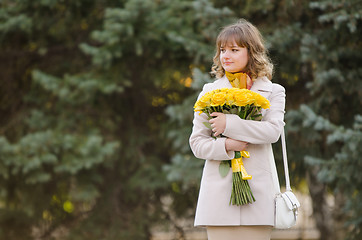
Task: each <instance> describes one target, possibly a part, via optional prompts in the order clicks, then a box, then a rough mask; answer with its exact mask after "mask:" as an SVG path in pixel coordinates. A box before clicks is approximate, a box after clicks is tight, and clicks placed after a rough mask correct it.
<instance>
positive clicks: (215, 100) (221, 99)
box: [211, 91, 226, 106]
mask: <svg viewBox="0 0 362 240" xmlns="http://www.w3.org/2000/svg"><path fill="white" fill-rule="evenodd" d="M225 102H226V93H225V92H224V91H216V92H215V93H214V95H213V96H212V98H211V106H222V105H224V104H225Z"/></svg>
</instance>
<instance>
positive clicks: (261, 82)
mask: <svg viewBox="0 0 362 240" xmlns="http://www.w3.org/2000/svg"><path fill="white" fill-rule="evenodd" d="M250 90H251V91H253V92H257V93H259V94H260V95H262V96H263V97H265V98H267V99H268V98H269V96H270V94H271V93H272V91H273V83H272V82H271V81H270V80H269V79H268V78H267V77H261V78H257V79H256V80H255V82H254V84H253V86H252V87H251V89H250Z"/></svg>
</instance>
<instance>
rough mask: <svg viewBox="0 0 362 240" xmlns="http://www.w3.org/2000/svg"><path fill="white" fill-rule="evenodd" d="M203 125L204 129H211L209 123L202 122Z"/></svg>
mask: <svg viewBox="0 0 362 240" xmlns="http://www.w3.org/2000/svg"><path fill="white" fill-rule="evenodd" d="M203 124H204V125H205V127H207V128H209V129H212V127H211V124H210V123H209V122H203Z"/></svg>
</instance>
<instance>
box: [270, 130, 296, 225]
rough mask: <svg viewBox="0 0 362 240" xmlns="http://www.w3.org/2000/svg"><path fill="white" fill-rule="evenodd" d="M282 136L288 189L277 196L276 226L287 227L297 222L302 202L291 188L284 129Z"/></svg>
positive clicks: (286, 186)
mask: <svg viewBox="0 0 362 240" xmlns="http://www.w3.org/2000/svg"><path fill="white" fill-rule="evenodd" d="M281 138H282V150H283V162H284V173H285V189H286V191H285V192H284V193H281V192H279V193H278V194H277V196H276V197H275V228H277V229H287V228H290V227H293V226H294V225H295V224H296V223H297V217H298V208H299V207H300V203H299V201H298V199H297V197H296V196H295V195H294V193H293V192H292V189H291V188H290V181H289V170H288V160H287V148H286V143H285V134H284V129H283V131H282V134H281ZM275 184H278V185H279V183H277V182H275Z"/></svg>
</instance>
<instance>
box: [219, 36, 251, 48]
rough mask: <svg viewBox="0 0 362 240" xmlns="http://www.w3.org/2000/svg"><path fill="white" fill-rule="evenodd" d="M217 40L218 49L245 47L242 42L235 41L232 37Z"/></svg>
mask: <svg viewBox="0 0 362 240" xmlns="http://www.w3.org/2000/svg"><path fill="white" fill-rule="evenodd" d="M219 40H220V45H219V46H220V47H245V46H244V44H242V42H243V41H236V40H235V36H233V35H229V36H224V37H223V38H221V39H219Z"/></svg>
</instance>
